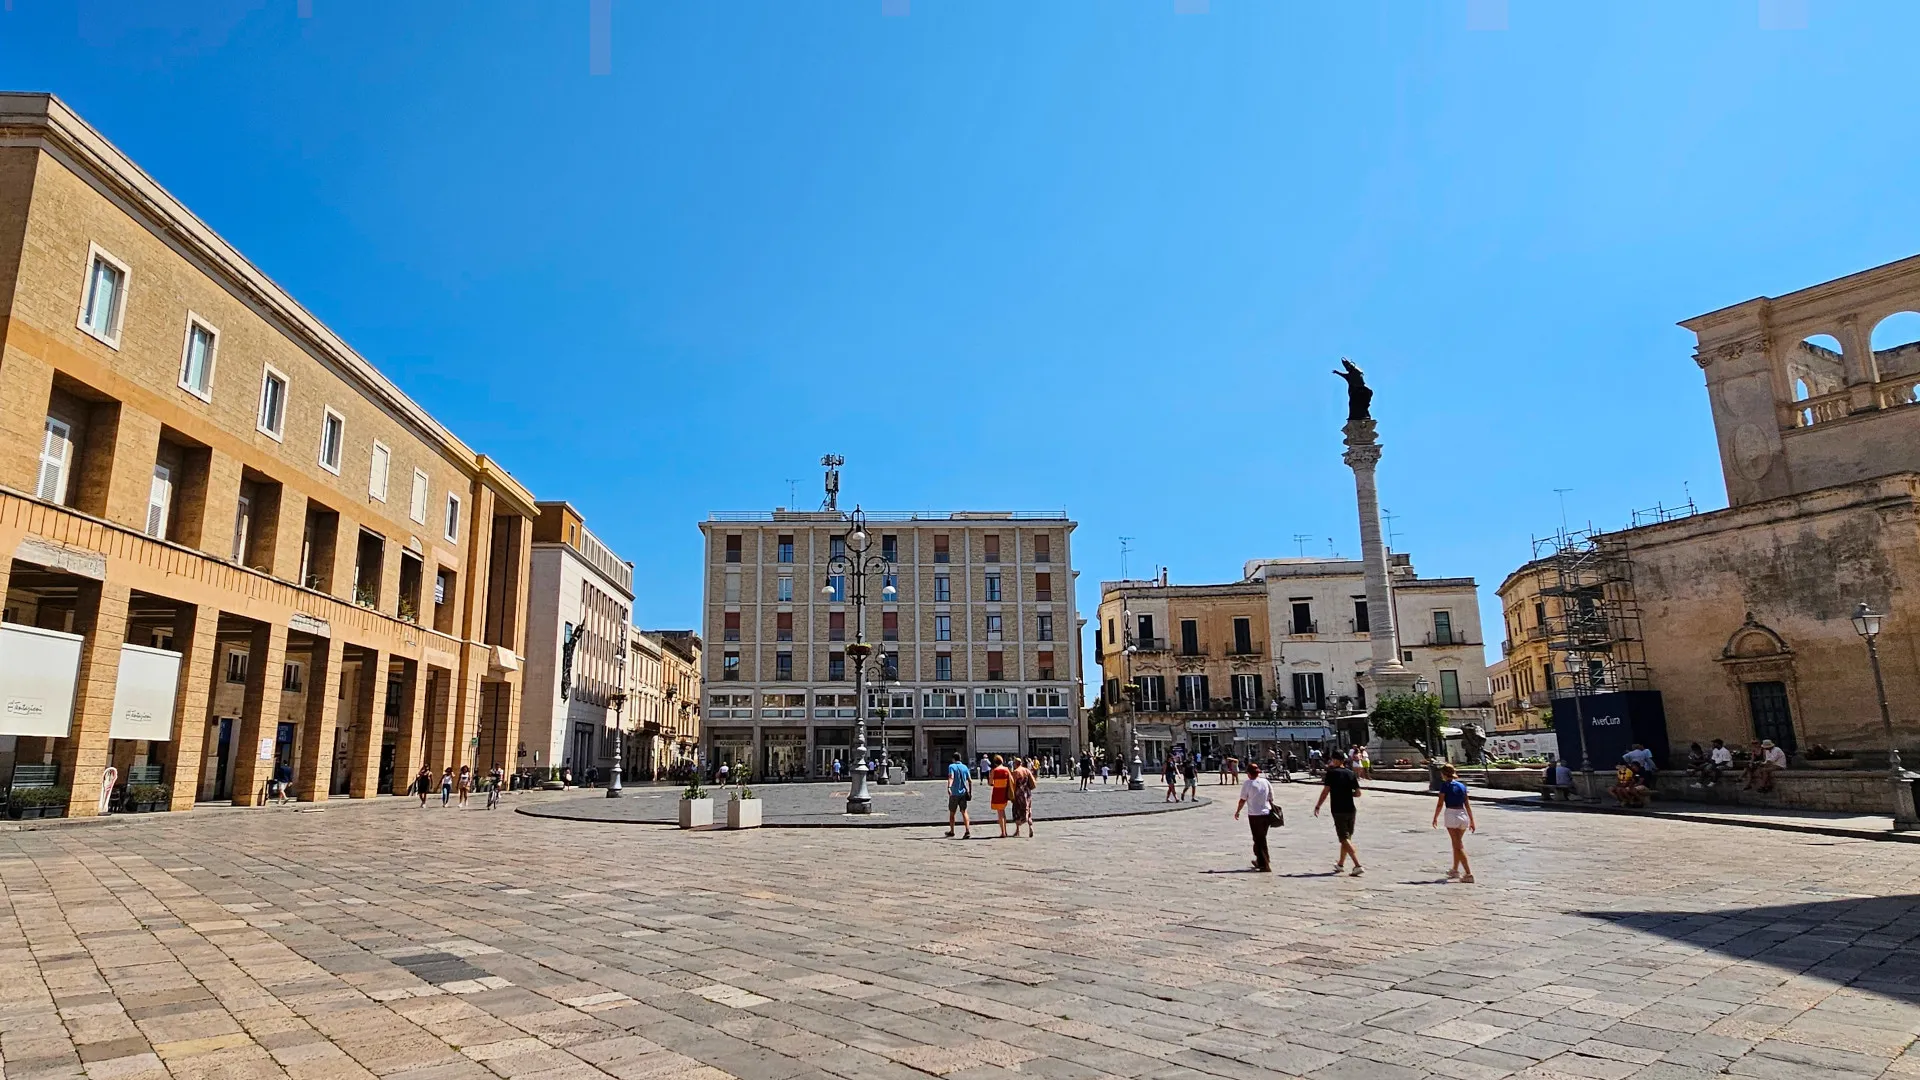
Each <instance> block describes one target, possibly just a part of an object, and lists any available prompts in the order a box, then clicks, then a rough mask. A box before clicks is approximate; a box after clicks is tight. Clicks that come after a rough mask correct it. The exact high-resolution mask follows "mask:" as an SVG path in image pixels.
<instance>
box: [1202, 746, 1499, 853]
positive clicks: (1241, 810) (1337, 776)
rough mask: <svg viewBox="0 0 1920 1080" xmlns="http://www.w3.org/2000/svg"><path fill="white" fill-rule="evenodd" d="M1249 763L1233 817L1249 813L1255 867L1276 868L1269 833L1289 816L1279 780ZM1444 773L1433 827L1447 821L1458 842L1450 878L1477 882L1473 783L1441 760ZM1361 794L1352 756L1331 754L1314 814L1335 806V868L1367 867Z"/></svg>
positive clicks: (1450, 834)
mask: <svg viewBox="0 0 1920 1080" xmlns="http://www.w3.org/2000/svg"><path fill="white" fill-rule="evenodd" d="M1246 769H1247V779H1246V781H1245V782H1243V783H1242V784H1241V785H1240V801H1239V803H1238V805H1236V806H1235V807H1234V810H1233V817H1234V820H1236V821H1238V820H1239V819H1240V818H1241V817H1242V816H1243V815H1244V816H1245V817H1246V819H1247V825H1248V828H1249V829H1250V830H1251V831H1252V833H1253V869H1254V871H1255V872H1257V873H1263V874H1264V873H1270V872H1272V870H1273V859H1272V856H1271V854H1270V853H1269V851H1268V848H1267V833H1268V831H1269V830H1271V829H1273V828H1274V827H1276V826H1280V825H1285V824H1286V817H1285V815H1284V814H1283V812H1282V811H1281V809H1280V807H1279V806H1278V805H1277V804H1276V803H1275V802H1274V801H1273V784H1272V782H1271V781H1269V780H1268V779H1267V777H1266V776H1265V775H1264V774H1263V772H1262V770H1261V768H1260V766H1259V765H1258V764H1256V763H1254V762H1251V761H1250V762H1247V766H1246ZM1440 779H1441V782H1440V786H1439V788H1438V789H1437V790H1436V791H1435V792H1434V804H1433V820H1432V822H1431V823H1430V825H1429V828H1439V827H1440V826H1441V824H1442V823H1443V822H1444V824H1445V825H1446V829H1447V836H1448V839H1449V840H1450V841H1451V842H1452V845H1453V861H1452V863H1451V864H1450V865H1449V866H1448V868H1447V879H1448V880H1449V881H1464V882H1471V881H1472V880H1473V865H1472V864H1471V863H1470V862H1468V861H1467V849H1466V834H1467V833H1470V832H1476V831H1478V830H1477V827H1476V826H1475V824H1474V820H1473V801H1472V799H1471V798H1469V797H1468V794H1467V785H1466V784H1464V783H1462V782H1461V781H1460V777H1459V774H1458V773H1457V772H1456V771H1455V770H1454V767H1453V766H1452V765H1442V766H1440ZM1361 794H1362V792H1361V788H1360V777H1359V775H1358V773H1357V772H1356V771H1355V769H1354V768H1353V766H1352V764H1351V763H1350V762H1349V760H1348V759H1347V758H1346V757H1345V756H1342V755H1337V754H1336V755H1331V756H1329V757H1328V759H1327V761H1326V766H1325V769H1324V772H1323V775H1322V776H1321V780H1320V798H1319V799H1318V800H1317V801H1316V802H1315V803H1314V804H1313V816H1314V817H1319V816H1320V811H1321V810H1322V809H1323V808H1328V807H1330V808H1331V811H1332V817H1333V835H1334V839H1335V840H1336V841H1338V842H1339V845H1340V855H1339V858H1337V859H1336V860H1335V861H1334V864H1333V872H1334V873H1335V874H1348V875H1350V876H1352V877H1359V876H1361V875H1362V874H1364V873H1366V870H1365V869H1364V868H1362V867H1361V865H1360V851H1359V849H1358V848H1356V847H1355V846H1354V843H1353V833H1354V826H1355V824H1356V822H1357V821H1358V818H1359V814H1358V807H1357V806H1356V805H1355V800H1357V799H1359V798H1360V796H1361Z"/></svg>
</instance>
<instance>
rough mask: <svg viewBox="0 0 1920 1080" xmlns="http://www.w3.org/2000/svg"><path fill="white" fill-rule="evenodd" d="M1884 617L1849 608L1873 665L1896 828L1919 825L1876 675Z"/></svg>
mask: <svg viewBox="0 0 1920 1080" xmlns="http://www.w3.org/2000/svg"><path fill="white" fill-rule="evenodd" d="M1882 618H1884V616H1883V615H1882V614H1881V613H1879V612H1876V611H1874V610H1873V609H1871V608H1869V607H1867V604H1866V601H1864V600H1863V601H1861V602H1860V603H1859V604H1857V605H1855V607H1854V609H1853V629H1854V632H1855V633H1857V634H1859V635H1860V636H1861V637H1863V638H1865V639H1867V662H1868V663H1869V664H1871V665H1873V692H1874V696H1875V697H1876V698H1877V699H1878V700H1879V702H1880V723H1881V725H1882V726H1884V727H1885V728H1886V732H1887V779H1888V782H1889V783H1890V784H1891V785H1892V788H1893V827H1894V828H1895V829H1896V830H1901V831H1904V830H1907V829H1913V828H1920V815H1916V814H1915V812H1914V803H1913V785H1912V784H1911V783H1910V782H1909V781H1911V780H1912V779H1913V775H1912V774H1911V773H1909V772H1907V770H1906V769H1905V768H1904V767H1902V766H1901V764H1900V747H1899V746H1898V745H1897V744H1896V743H1895V742H1894V738H1893V713H1892V711H1891V710H1889V709H1888V708H1887V684H1886V682H1885V680H1883V679H1882V678H1881V677H1880V646H1879V643H1878V642H1877V641H1876V640H1875V639H1877V638H1878V637H1879V636H1880V620H1881V619H1882Z"/></svg>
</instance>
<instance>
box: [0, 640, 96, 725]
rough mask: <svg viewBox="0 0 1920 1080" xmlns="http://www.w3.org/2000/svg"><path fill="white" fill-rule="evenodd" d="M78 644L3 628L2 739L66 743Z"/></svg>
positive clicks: (77, 673) (76, 676) (0, 658)
mask: <svg viewBox="0 0 1920 1080" xmlns="http://www.w3.org/2000/svg"><path fill="white" fill-rule="evenodd" d="M80 642H81V638H80V635H78V634H63V633H61V632H60V631H58V630H41V629H39V628H38V627H32V626H22V625H21V624H19V623H5V624H0V735H38V736H43V737H51V738H55V739H64V738H66V737H67V729H68V727H69V726H70V725H71V724H72V722H73V693H74V687H75V685H76V684H77V683H78V681H79V678H80Z"/></svg>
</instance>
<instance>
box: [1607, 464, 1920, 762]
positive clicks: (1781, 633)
mask: <svg viewBox="0 0 1920 1080" xmlns="http://www.w3.org/2000/svg"><path fill="white" fill-rule="evenodd" d="M1916 485H1920V477H1916V476H1914V475H1913V474H1905V475H1902V476H1896V477H1885V478H1881V479H1878V480H1871V481H1864V482H1861V483H1858V484H1850V485H1844V486H1841V487H1835V488H1828V489H1825V490H1823V491H1818V492H1810V493H1807V494H1803V495H1795V496H1789V497H1786V498H1782V499H1775V500H1770V501H1767V502H1764V503H1756V504H1753V505H1750V506H1745V507H1739V508H1735V509H1730V510H1725V511H1720V512H1718V513H1713V514H1705V515H1701V516H1698V517H1694V518H1687V519H1683V520H1681V521H1676V522H1669V523H1667V524H1664V525H1657V526H1649V527H1647V528H1643V529H1636V530H1633V531H1631V532H1629V533H1625V534H1617V535H1621V536H1623V537H1624V539H1625V540H1626V542H1627V548H1628V552H1629V554H1630V556H1631V559H1632V565H1633V575H1634V583H1633V584H1634V592H1635V595H1636V596H1637V598H1638V600H1639V604H1640V608H1641V612H1642V621H1641V631H1642V635H1643V638H1644V641H1645V649H1646V659H1647V664H1648V668H1649V673H1650V678H1651V683H1652V686H1653V688H1654V689H1657V690H1659V691H1660V692H1661V693H1662V695H1663V697H1664V700H1665V706H1666V713H1667V729H1668V734H1669V737H1670V739H1671V742H1672V745H1673V748H1674V752H1675V753H1676V754H1678V753H1682V752H1684V750H1685V748H1686V746H1687V744H1688V743H1689V742H1699V743H1701V744H1703V745H1705V744H1707V743H1709V742H1710V741H1711V740H1712V739H1715V738H1721V739H1725V740H1727V741H1728V742H1729V743H1730V744H1735V745H1743V744H1745V743H1748V742H1750V741H1752V740H1753V739H1754V738H1756V737H1757V736H1756V735H1755V731H1754V727H1753V723H1752V718H1751V713H1750V708H1749V700H1748V696H1747V694H1748V691H1747V684H1748V683H1752V682H1769V681H1778V682H1782V683H1784V684H1785V685H1786V688H1787V694H1788V701H1789V705H1790V709H1791V713H1792V721H1793V729H1794V733H1795V735H1796V737H1797V740H1798V743H1799V745H1800V747H1802V748H1804V747H1806V746H1809V745H1811V744H1813V743H1816V742H1817V743H1822V744H1825V745H1827V746H1832V747H1841V748H1846V749H1857V750H1868V751H1872V750H1878V749H1880V748H1882V747H1884V746H1885V744H1886V741H1887V740H1886V735H1885V729H1884V727H1883V725H1882V722H1881V718H1880V712H1879V705H1878V700H1877V698H1876V696H1875V693H1874V685H1873V675H1872V669H1871V668H1870V667H1869V665H1868V662H1867V651H1866V646H1865V644H1864V643H1863V642H1862V641H1861V639H1860V637H1859V635H1858V634H1856V633H1855V632H1854V629H1853V625H1852V622H1851V615H1852V610H1853V606H1854V605H1855V604H1856V603H1857V602H1859V601H1862V600H1864V601H1866V602H1867V603H1868V604H1869V605H1871V606H1872V607H1873V608H1874V609H1875V610H1877V611H1882V612H1885V613H1887V617H1886V620H1885V622H1884V623H1883V629H1882V634H1881V637H1880V640H1879V646H1880V653H1881V661H1882V668H1883V670H1884V672H1885V677H1886V682H1887V695H1888V698H1889V700H1891V701H1892V702H1894V703H1896V706H1897V705H1898V703H1900V702H1905V701H1911V700H1914V699H1915V698H1916V697H1920V617H1916V616H1915V614H1914V613H1913V611H1912V603H1911V602H1910V601H1908V600H1907V599H1906V598H1905V597H1904V596H1903V595H1902V592H1903V585H1904V583H1906V582H1909V581H1915V580H1917V579H1920V527H1917V526H1916V519H1915V508H1914V498H1915V492H1916ZM1749 617H1750V618H1751V621H1749ZM1894 717H1895V732H1896V739H1897V741H1898V742H1899V744H1900V746H1901V747H1902V749H1903V750H1907V749H1910V748H1913V747H1916V746H1920V722H1917V721H1916V718H1915V717H1914V716H1913V715H1912V714H1911V713H1910V712H1908V711H1905V710H1901V709H1899V708H1897V707H1896V709H1895V714H1894ZM1608 764H1611V763H1608Z"/></svg>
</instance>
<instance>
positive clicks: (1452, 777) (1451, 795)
mask: <svg viewBox="0 0 1920 1080" xmlns="http://www.w3.org/2000/svg"><path fill="white" fill-rule="evenodd" d="M1435 794H1437V795H1438V796H1439V798H1437V799H1435V800H1434V801H1433V822H1432V824H1430V825H1428V826H1427V827H1428V828H1433V827H1435V826H1438V825H1439V824H1440V819H1441V818H1442V817H1443V816H1444V817H1445V818H1446V821H1447V836H1448V838H1449V839H1451V840H1452V841H1453V865H1451V866H1449V867H1447V879H1448V880H1450V881H1451V880H1453V879H1455V878H1458V879H1459V880H1461V881H1466V882H1471V881H1472V880H1473V864H1471V863H1469V862H1467V846H1466V834H1468V833H1470V832H1479V831H1480V830H1479V829H1478V828H1477V827H1475V825H1474V823H1473V801H1472V800H1471V799H1469V798H1467V785H1465V784H1463V783H1461V782H1460V778H1459V775H1458V774H1457V773H1456V772H1455V771H1454V768H1453V766H1451V765H1442V766H1440V790H1439V791H1438V792H1436V793H1435Z"/></svg>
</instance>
